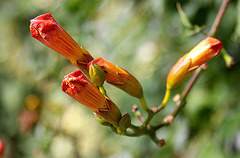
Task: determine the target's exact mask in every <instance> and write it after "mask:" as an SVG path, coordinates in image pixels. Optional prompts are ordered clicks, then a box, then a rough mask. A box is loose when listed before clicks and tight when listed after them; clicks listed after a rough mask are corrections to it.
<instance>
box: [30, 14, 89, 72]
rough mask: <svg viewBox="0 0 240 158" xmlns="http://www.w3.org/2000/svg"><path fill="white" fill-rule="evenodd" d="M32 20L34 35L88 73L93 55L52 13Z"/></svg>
mask: <svg viewBox="0 0 240 158" xmlns="http://www.w3.org/2000/svg"><path fill="white" fill-rule="evenodd" d="M30 22H31V24H30V31H31V34H32V37H34V38H36V39H37V40H39V41H40V42H42V43H43V44H45V45H46V46H47V47H49V48H51V49H53V50H54V51H56V52H58V53H59V54H61V55H63V56H64V57H66V58H68V59H69V60H70V61H71V62H72V63H73V64H74V65H75V66H76V67H78V68H79V69H81V70H82V71H83V72H84V73H85V74H86V75H88V71H87V63H88V62H90V61H91V60H93V57H92V56H91V55H90V54H89V53H88V52H87V51H86V50H85V49H83V48H82V47H80V46H79V45H78V44H77V43H76V42H75V41H74V39H72V37H71V36H70V35H69V34H68V33H67V32H66V31H65V30H64V29H63V28H62V27H61V26H60V25H59V23H58V22H57V21H56V20H55V19H54V18H53V17H52V15H51V14H50V13H47V14H43V15H40V16H38V17H36V18H34V19H32V20H30Z"/></svg>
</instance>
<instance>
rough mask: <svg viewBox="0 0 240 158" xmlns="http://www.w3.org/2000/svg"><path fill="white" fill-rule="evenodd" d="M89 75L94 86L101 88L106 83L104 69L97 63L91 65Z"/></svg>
mask: <svg viewBox="0 0 240 158" xmlns="http://www.w3.org/2000/svg"><path fill="white" fill-rule="evenodd" d="M89 75H90V79H91V81H92V83H93V84H95V85H96V86H98V87H101V86H102V85H103V83H104V81H105V73H104V71H103V69H102V68H101V67H100V66H99V65H98V64H95V63H91V64H90V65H89Z"/></svg>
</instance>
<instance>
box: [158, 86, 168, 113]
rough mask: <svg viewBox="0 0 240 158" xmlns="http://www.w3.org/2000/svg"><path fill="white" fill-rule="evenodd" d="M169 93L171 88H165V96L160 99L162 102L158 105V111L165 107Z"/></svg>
mask: <svg viewBox="0 0 240 158" xmlns="http://www.w3.org/2000/svg"><path fill="white" fill-rule="evenodd" d="M170 94H171V90H170V89H168V88H167V89H166V92H165V96H164V98H163V101H162V104H161V105H160V106H159V107H158V111H161V110H162V109H164V108H165V107H166V105H167V103H168V100H169V97H170Z"/></svg>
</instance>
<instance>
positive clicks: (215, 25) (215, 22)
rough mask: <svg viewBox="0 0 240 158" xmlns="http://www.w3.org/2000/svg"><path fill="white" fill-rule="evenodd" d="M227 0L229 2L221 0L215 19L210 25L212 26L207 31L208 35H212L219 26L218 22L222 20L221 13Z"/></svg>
mask: <svg viewBox="0 0 240 158" xmlns="http://www.w3.org/2000/svg"><path fill="white" fill-rule="evenodd" d="M229 2H230V0H224V1H223V3H222V5H221V7H220V9H219V11H218V14H217V16H216V18H215V21H214V23H213V25H212V28H211V30H210V31H209V33H208V35H209V36H214V35H215V34H216V32H217V29H218V27H219V24H220V22H221V20H222V17H223V14H224V12H225V10H226V8H227V6H228V4H229Z"/></svg>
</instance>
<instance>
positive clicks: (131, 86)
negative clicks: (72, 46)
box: [89, 57, 143, 98]
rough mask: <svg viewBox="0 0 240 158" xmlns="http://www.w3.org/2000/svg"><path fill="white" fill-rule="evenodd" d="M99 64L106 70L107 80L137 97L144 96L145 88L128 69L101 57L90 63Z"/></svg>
mask: <svg viewBox="0 0 240 158" xmlns="http://www.w3.org/2000/svg"><path fill="white" fill-rule="evenodd" d="M91 63H96V64H98V65H99V66H100V67H101V68H102V69H103V70H104V72H105V75H106V78H105V80H106V81H107V82H108V83H109V84H112V85H114V86H116V87H117V88H120V89H121V90H123V91H125V92H126V93H128V94H129V95H131V96H133V97H137V98H142V97H143V90H142V86H141V84H140V83H139V82H138V80H137V79H136V78H135V77H134V76H133V75H131V74H130V73H129V72H128V71H127V70H125V69H122V68H120V67H119V66H115V65H113V64H112V63H110V62H108V61H107V60H105V59H103V58H101V57H99V58H96V59H94V60H93V61H91V62H90V63H89V65H90V64H91Z"/></svg>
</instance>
